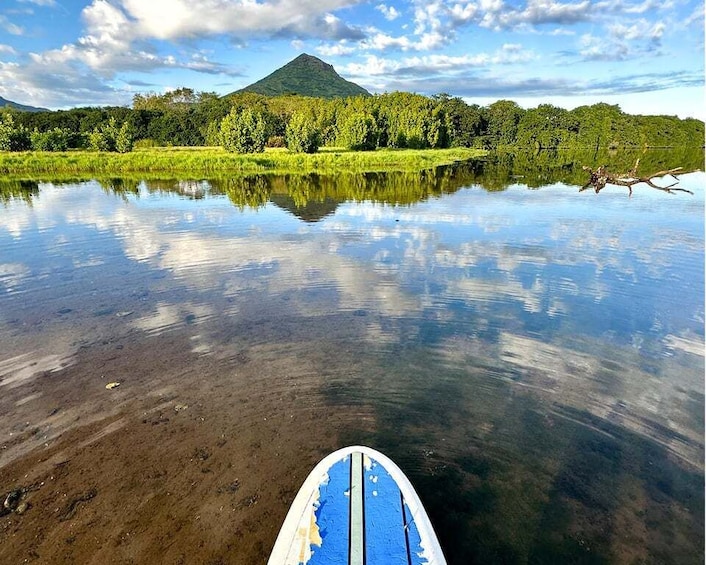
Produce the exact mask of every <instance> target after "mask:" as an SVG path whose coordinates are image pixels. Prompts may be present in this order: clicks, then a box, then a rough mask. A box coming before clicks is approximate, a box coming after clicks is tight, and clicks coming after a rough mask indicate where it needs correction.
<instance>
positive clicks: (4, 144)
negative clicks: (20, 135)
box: [0, 112, 15, 151]
mask: <svg viewBox="0 0 706 565" xmlns="http://www.w3.org/2000/svg"><path fill="white" fill-rule="evenodd" d="M14 131H15V120H14V119H13V117H12V114H10V112H0V151H11V150H12V148H11V140H12V135H13V133H14Z"/></svg>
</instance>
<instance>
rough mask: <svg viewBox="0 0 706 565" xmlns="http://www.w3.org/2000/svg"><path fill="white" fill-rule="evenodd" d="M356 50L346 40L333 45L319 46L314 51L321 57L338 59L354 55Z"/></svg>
mask: <svg viewBox="0 0 706 565" xmlns="http://www.w3.org/2000/svg"><path fill="white" fill-rule="evenodd" d="M357 49H358V48H357V47H355V46H353V45H350V44H349V43H348V42H347V41H346V40H342V41H339V42H338V43H336V44H333V45H320V46H319V47H317V48H316V51H317V52H318V53H319V54H320V55H321V56H323V57H340V56H342V55H350V54H352V53H355V52H356V50H357Z"/></svg>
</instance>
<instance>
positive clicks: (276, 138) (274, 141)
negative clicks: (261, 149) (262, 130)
mask: <svg viewBox="0 0 706 565" xmlns="http://www.w3.org/2000/svg"><path fill="white" fill-rule="evenodd" d="M265 147H287V143H286V141H285V139H284V136H282V135H271V136H270V137H268V138H267V143H265Z"/></svg>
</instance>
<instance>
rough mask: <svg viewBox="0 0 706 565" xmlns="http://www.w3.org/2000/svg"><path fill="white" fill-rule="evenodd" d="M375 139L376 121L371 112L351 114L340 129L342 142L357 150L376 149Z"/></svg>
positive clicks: (345, 145)
mask: <svg viewBox="0 0 706 565" xmlns="http://www.w3.org/2000/svg"><path fill="white" fill-rule="evenodd" d="M375 139H376V135H375V121H374V120H373V118H372V116H370V115H369V114H358V113H354V114H351V115H350V116H348V118H347V119H346V121H345V122H343V125H342V126H341V128H340V130H339V140H340V143H341V144H342V145H343V146H344V147H347V148H348V149H353V150H355V151H370V150H372V149H375Z"/></svg>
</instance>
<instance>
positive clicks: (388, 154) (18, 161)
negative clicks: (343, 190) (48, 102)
mask: <svg viewBox="0 0 706 565" xmlns="http://www.w3.org/2000/svg"><path fill="white" fill-rule="evenodd" d="M484 154H485V152H484V151H482V150H478V149H466V148H455V149H428V150H413V149H399V150H391V149H381V150H378V151H365V152H364V151H347V150H338V149H330V148H326V149H323V150H321V151H320V152H318V153H314V154H311V155H308V154H298V153H290V152H289V151H287V150H286V149H271V150H268V151H265V152H264V153H257V154H247V155H240V154H234V153H227V152H226V151H224V150H223V149H221V148H217V147H194V148H191V147H188V148H187V147H178V148H150V149H139V150H136V151H133V152H132V153H125V154H119V153H98V152H91V151H68V152H60V153H49V152H41V151H33V152H22V153H6V152H0V174H2V175H4V176H6V177H12V178H20V177H36V176H43V177H47V176H51V175H58V176H66V175H77V176H82V175H98V176H104V175H118V176H119V175H121V174H131V173H132V174H134V173H152V174H154V173H169V174H170V175H174V174H188V175H191V176H193V175H202V176H221V175H224V174H231V173H260V172H282V173H285V172H339V171H352V172H362V171H413V170H417V171H418V170H422V169H426V168H429V167H435V166H439V165H444V164H449V163H453V162H455V161H464V160H468V159H472V158H474V157H479V156H481V155H484Z"/></svg>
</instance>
